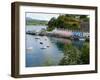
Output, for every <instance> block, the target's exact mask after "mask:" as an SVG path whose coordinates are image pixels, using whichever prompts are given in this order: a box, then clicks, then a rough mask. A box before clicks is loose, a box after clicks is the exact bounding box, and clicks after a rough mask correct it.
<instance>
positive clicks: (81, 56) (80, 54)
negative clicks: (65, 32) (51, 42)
mask: <svg viewBox="0 0 100 80" xmlns="http://www.w3.org/2000/svg"><path fill="white" fill-rule="evenodd" d="M75 64H89V43H84V44H83V47H82V48H81V50H79V49H77V48H76V47H75V46H73V45H72V44H67V45H64V57H63V58H62V59H61V61H60V63H59V65H75Z"/></svg>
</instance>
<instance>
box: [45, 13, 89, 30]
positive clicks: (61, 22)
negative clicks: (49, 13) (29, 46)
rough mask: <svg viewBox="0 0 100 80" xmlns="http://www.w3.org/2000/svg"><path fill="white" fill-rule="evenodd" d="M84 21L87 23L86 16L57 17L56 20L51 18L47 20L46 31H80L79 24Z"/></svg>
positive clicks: (68, 15) (65, 15) (67, 15)
mask: <svg viewBox="0 0 100 80" xmlns="http://www.w3.org/2000/svg"><path fill="white" fill-rule="evenodd" d="M86 21H89V17H88V16H87V15H72V14H64V15H59V16H58V17H57V18H55V17H52V18H51V19H50V20H49V22H48V28H47V29H48V31H52V30H53V29H55V28H64V29H71V30H73V29H74V30H77V29H80V23H81V22H86Z"/></svg>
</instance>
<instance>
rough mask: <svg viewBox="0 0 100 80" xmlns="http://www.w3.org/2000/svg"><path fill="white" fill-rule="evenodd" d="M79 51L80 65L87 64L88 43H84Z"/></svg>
mask: <svg viewBox="0 0 100 80" xmlns="http://www.w3.org/2000/svg"><path fill="white" fill-rule="evenodd" d="M81 51H82V54H81V60H82V64H89V43H84V45H83V47H82V49H81Z"/></svg>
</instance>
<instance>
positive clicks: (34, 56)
mask: <svg viewBox="0 0 100 80" xmlns="http://www.w3.org/2000/svg"><path fill="white" fill-rule="evenodd" d="M41 28H45V29H46V26H26V31H29V30H35V31H37V32H38V31H40V30H41ZM68 43H73V45H75V46H76V47H77V48H80V47H81V46H82V44H83V42H81V41H71V40H67V39H62V38H54V37H47V36H36V35H28V34H26V67H36V66H50V65H52V66H55V65H58V64H59V62H60V60H61V59H62V58H63V57H64V53H63V48H62V46H63V45H62V44H68Z"/></svg>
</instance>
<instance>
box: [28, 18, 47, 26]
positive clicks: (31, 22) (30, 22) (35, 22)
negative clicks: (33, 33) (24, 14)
mask: <svg viewBox="0 0 100 80" xmlns="http://www.w3.org/2000/svg"><path fill="white" fill-rule="evenodd" d="M47 24H48V21H44V20H36V19H29V18H26V25H47Z"/></svg>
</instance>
